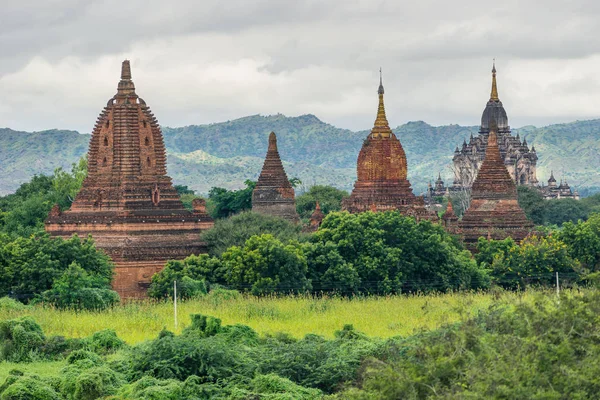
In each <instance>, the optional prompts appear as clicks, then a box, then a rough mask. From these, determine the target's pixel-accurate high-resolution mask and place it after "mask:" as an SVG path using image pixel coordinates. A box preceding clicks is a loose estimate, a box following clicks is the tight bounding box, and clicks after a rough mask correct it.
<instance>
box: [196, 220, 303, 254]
mask: <svg viewBox="0 0 600 400" xmlns="http://www.w3.org/2000/svg"><path fill="white" fill-rule="evenodd" d="M300 229H301V227H300V226H299V225H295V224H292V223H291V222H289V221H287V220H285V219H283V218H278V217H274V216H270V215H263V214H258V213H254V212H251V211H244V212H241V213H239V214H236V215H233V216H231V217H229V218H224V219H219V220H216V221H215V226H214V228H212V229H210V230H208V231H206V232H204V233H203V234H202V239H203V240H204V241H206V243H208V248H209V253H210V254H211V255H214V256H220V255H221V254H223V253H224V252H225V251H226V250H227V249H228V248H230V247H231V246H244V244H245V243H246V240H248V239H250V237H252V236H254V235H262V234H270V235H273V236H274V237H275V238H277V239H279V240H280V241H281V242H283V243H288V242H290V241H293V240H297V241H301V240H303V239H302V237H303V236H302V234H301V232H300Z"/></svg>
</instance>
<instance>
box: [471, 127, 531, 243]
mask: <svg viewBox="0 0 600 400" xmlns="http://www.w3.org/2000/svg"><path fill="white" fill-rule="evenodd" d="M532 228H533V223H532V222H531V221H529V220H528V219H527V217H526V216H525V213H524V212H523V209H521V207H520V206H519V202H518V201H517V187H516V185H515V183H514V181H513V180H512V179H511V177H510V175H509V173H508V170H507V169H506V166H505V165H504V160H503V159H502V157H501V155H500V149H499V148H498V136H497V124H496V121H495V120H494V119H493V120H492V122H491V124H490V134H489V136H488V145H487V149H486V152H485V159H484V160H483V163H482V165H481V168H480V169H479V172H478V173H477V177H476V178H475V181H474V182H473V186H472V191H471V205H470V206H469V208H468V209H467V211H466V212H465V214H464V215H463V218H462V220H461V221H460V222H459V229H460V232H461V234H462V236H463V238H464V241H465V245H466V246H467V248H468V249H469V250H471V251H475V250H476V247H477V240H478V239H479V238H480V237H482V236H483V237H488V238H491V239H495V240H501V239H505V238H507V237H512V238H513V239H515V240H516V241H517V242H520V241H521V240H523V239H524V238H525V237H526V236H527V235H528V234H529V232H530V231H531V229H532Z"/></svg>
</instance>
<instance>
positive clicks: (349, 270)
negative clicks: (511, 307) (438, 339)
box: [304, 211, 489, 294]
mask: <svg viewBox="0 0 600 400" xmlns="http://www.w3.org/2000/svg"><path fill="white" fill-rule="evenodd" d="M304 253H305V254H306V256H307V261H308V265H309V271H310V273H309V278H310V279H311V281H312V284H313V288H314V290H316V291H326V292H327V291H338V292H342V293H345V294H352V293H356V292H362V293H371V294H388V293H398V292H419V291H422V292H429V291H432V290H438V291H447V290H456V289H477V288H484V287H487V286H488V285H489V278H488V276H487V273H486V271H485V270H483V269H481V268H480V267H479V266H478V265H477V264H476V263H475V262H474V261H473V260H472V258H471V254H470V253H469V252H467V251H466V250H464V248H462V247H461V245H460V244H459V243H458V242H457V241H456V239H455V238H454V237H452V236H451V235H449V234H448V233H447V232H446V231H445V230H444V229H443V228H442V227H441V226H440V225H438V224H433V223H431V222H429V221H422V222H416V221H415V219H414V218H412V217H405V216H403V215H401V214H400V213H399V212H397V211H388V212H382V213H373V212H365V213H361V214H349V213H345V212H343V213H331V214H329V215H328V216H327V217H326V218H325V219H324V220H323V223H322V224H321V227H320V228H319V231H317V232H316V233H315V234H314V235H313V236H312V238H311V243H310V244H308V245H305V246H304Z"/></svg>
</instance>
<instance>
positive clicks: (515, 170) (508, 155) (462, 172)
mask: <svg viewBox="0 0 600 400" xmlns="http://www.w3.org/2000/svg"><path fill="white" fill-rule="evenodd" d="M492 119H493V120H495V121H496V123H497V125H498V131H497V132H496V133H497V135H498V146H499V150H500V155H501V158H502V161H503V163H504V165H505V166H506V169H507V170H508V173H509V175H510V177H511V178H512V180H513V181H514V182H516V183H517V184H518V185H528V186H537V184H538V180H537V177H536V164H537V160H538V157H537V154H536V151H535V147H534V146H531V149H529V147H528V145H527V140H525V139H524V140H523V141H522V142H521V139H520V137H519V135H518V134H517V136H512V135H511V130H510V126H509V125H508V116H507V115H506V111H505V110H504V106H503V105H502V102H501V101H500V98H499V97H498V87H497V84H496V65H495V64H494V66H493V68H492V91H491V94H490V99H489V101H488V102H487V104H486V106H485V109H484V110H483V115H482V116H481V127H480V129H479V135H478V136H476V137H473V135H471V138H470V139H469V142H468V143H467V141H466V140H465V141H463V144H462V147H461V148H460V149H459V148H458V147H456V150H455V151H454V158H453V163H454V164H453V169H454V183H453V185H452V188H451V190H455V191H456V190H462V189H469V188H470V187H471V186H472V185H473V181H474V180H475V177H476V176H477V171H478V170H479V168H480V167H481V164H482V163H483V159H484V158H485V154H486V148H487V143H488V136H489V133H490V121H491V120H492Z"/></svg>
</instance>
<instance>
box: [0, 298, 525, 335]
mask: <svg viewBox="0 0 600 400" xmlns="http://www.w3.org/2000/svg"><path fill="white" fill-rule="evenodd" d="M533 295H534V294H533V292H525V293H510V292H504V293H501V294H498V293H484V292H475V293H468V292H462V293H448V294H436V295H400V296H388V297H364V298H354V299H346V298H340V297H320V298H317V297H310V296H287V297H263V298H258V297H253V296H240V297H239V298H233V299H228V300H223V299H220V298H215V297H211V296H210V295H209V296H206V297H203V298H199V299H194V300H188V301H184V302H179V304H178V320H179V325H178V329H175V327H174V316H173V304H172V303H170V302H153V301H149V300H147V301H140V302H130V303H126V304H123V305H120V306H117V307H115V308H113V309H110V310H108V311H104V312H75V311H61V310H57V309H53V308H49V307H43V306H33V307H28V308H26V309H24V310H10V309H8V310H7V309H4V310H3V309H0V320H2V319H10V318H15V317H18V316H23V315H30V316H31V317H33V318H34V319H35V320H36V321H37V322H38V323H39V324H40V325H41V326H42V328H43V329H44V332H45V334H46V335H47V336H52V335H62V336H65V337H85V336H89V335H91V334H92V333H94V332H97V331H99V330H101V329H107V328H111V329H114V330H115V331H116V332H117V334H118V335H119V337H121V338H122V339H124V340H125V341H126V342H127V343H129V344H136V343H139V342H142V341H144V340H148V339H153V338H155V337H156V336H157V334H158V333H159V332H160V331H161V330H162V329H163V328H166V329H168V330H171V331H175V332H180V331H181V329H183V328H184V327H185V326H187V325H189V323H190V314H196V313H199V314H205V315H210V316H214V317H217V318H220V319H221V320H222V321H223V324H225V325H229V324H243V325H248V326H250V327H252V328H253V329H255V330H256V331H257V332H258V333H259V334H263V335H264V334H272V333H275V332H286V333H289V334H291V335H293V336H294V337H297V338H301V337H303V336H304V335H306V334H308V333H314V334H318V335H323V336H325V337H328V338H331V337H333V334H334V332H335V331H336V330H339V329H341V328H342V327H343V326H344V324H352V325H354V327H355V328H356V329H357V330H359V331H361V332H364V333H366V334H367V335H369V336H374V337H381V338H386V337H390V336H398V335H401V336H406V335H410V334H412V333H414V332H417V331H420V330H430V329H435V328H437V327H439V326H441V325H443V324H445V323H451V322H454V321H457V320H458V319H459V318H460V316H461V315H463V316H464V315H465V314H470V315H474V314H475V313H477V312H478V311H479V310H482V309H486V308H488V307H489V306H490V305H492V304H494V303H507V304H515V303H518V302H520V301H528V300H530V299H531V298H532V296H533Z"/></svg>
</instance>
